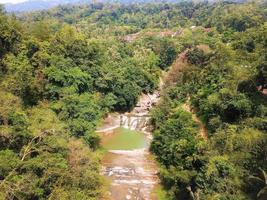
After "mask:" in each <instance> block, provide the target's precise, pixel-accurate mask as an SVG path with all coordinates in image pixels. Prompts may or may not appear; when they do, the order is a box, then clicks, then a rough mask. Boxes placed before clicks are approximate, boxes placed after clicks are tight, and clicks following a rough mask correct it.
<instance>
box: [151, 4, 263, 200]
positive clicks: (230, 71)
mask: <svg viewBox="0 0 267 200" xmlns="http://www.w3.org/2000/svg"><path fill="white" fill-rule="evenodd" d="M209 9H212V8H211V7H210V8H209ZM255 9H259V8H257V4H244V5H231V4H230V5H225V6H223V7H222V5H217V7H216V8H214V10H213V11H212V17H210V18H209V17H205V18H202V17H201V16H202V15H200V16H198V15H196V17H195V18H196V20H197V21H198V23H199V25H203V26H207V24H209V26H211V27H212V28H213V27H214V28H213V31H212V32H209V33H208V34H204V35H202V38H199V37H195V38H184V39H186V40H188V41H184V39H181V40H180V41H183V44H182V45H185V46H184V49H185V48H186V47H187V50H186V51H185V58H184V59H183V60H182V59H180V60H179V62H180V63H179V62H178V63H176V65H181V66H183V69H181V70H180V71H181V72H180V73H178V71H177V73H176V74H175V76H177V77H176V79H175V80H177V81H176V82H175V84H172V85H169V86H167V88H165V92H164V95H163V97H162V99H163V100H162V102H161V103H160V105H159V106H158V107H157V108H155V109H154V111H153V117H152V122H153V124H154V127H155V130H154V136H155V137H154V140H153V142H152V145H151V150H152V151H153V152H154V153H155V154H156V156H157V158H158V160H159V162H160V163H161V165H162V169H161V171H160V178H161V180H162V183H163V185H164V186H165V188H166V190H167V191H168V193H169V196H170V198H171V199H220V200H225V199H227V200H230V199H232V200H237V199H240V200H241V199H242V200H243V199H244V200H245V199H261V200H263V199H266V198H267V192H266V191H267V190H266V184H265V183H264V181H265V180H266V175H265V172H266V171H267V168H266V166H267V160H266V158H267V149H266V148H267V135H266V134H267V132H266V131H267V130H266V127H267V124H266V119H267V112H266V111H267V96H266V94H265V93H264V92H262V91H264V88H266V82H265V81H264V80H265V74H266V69H265V68H266V66H265V65H266V63H267V59H266V58H267V55H266V52H267V38H266V36H267V27H266V5H265V7H264V6H263V7H262V8H261V9H259V10H258V13H257V14H256V13H255V15H254V14H251V11H253V10H255ZM204 13H205V11H204ZM221 13H224V14H223V15H222V14H221ZM264 13H265V14H264ZM219 18H220V19H221V20H218V19H219ZM260 19H264V20H260ZM264 21H265V22H264ZM218 23H220V24H218ZM210 37H212V38H213V39H212V40H211V39H210ZM192 40H193V41H192ZM187 43H191V44H192V45H190V46H189V48H188V46H187V45H186V44H187ZM203 44H205V45H203ZM183 62H186V64H184V63H183ZM185 105H190V107H191V109H192V112H193V113H194V112H195V113H196V114H197V116H198V117H199V118H200V119H201V121H202V123H203V124H204V125H205V127H206V129H207V133H208V139H205V138H202V137H203V135H202V137H201V132H200V131H201V130H199V131H198V130H197V128H196V127H197V125H200V124H199V122H197V121H196V120H195V119H194V117H192V116H191V115H192V114H190V113H189V112H188V110H186V109H184V108H185ZM202 134H203V133H202Z"/></svg>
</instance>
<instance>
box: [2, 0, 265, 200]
mask: <svg viewBox="0 0 267 200" xmlns="http://www.w3.org/2000/svg"><path fill="white" fill-rule="evenodd" d="M266 10H267V8H266V2H261V1H257V2H247V3H231V2H221V1H220V2H218V3H209V2H206V1H204V2H196V3H194V2H191V1H183V2H180V3H151V4H129V5H119V4H102V3H95V4H90V5H79V6H68V5H67V6H59V7H56V8H53V9H50V10H47V11H40V12H33V13H24V14H20V15H19V16H13V15H12V16H9V15H7V14H6V13H4V11H3V9H2V8H0V199H12V200H16V199H19V200H20V199H25V200H26V199H51V200H52V199H60V200H61V199H73V198H74V197H75V199H78V200H79V199H99V198H101V197H102V196H103V194H104V191H103V190H104V189H103V180H102V177H101V176H100V175H99V168H100V153H99V144H100V139H99V136H98V135H97V134H96V133H95V129H96V127H97V125H98V124H99V122H100V120H101V119H102V118H103V117H104V116H105V115H106V114H107V113H108V112H111V111H119V112H124V111H130V110H131V109H132V108H133V107H134V106H135V104H136V102H137V100H138V97H139V95H140V94H141V93H151V92H153V91H154V90H155V89H156V88H157V87H158V85H159V76H160V73H161V71H162V70H165V71H167V70H168V69H170V66H171V65H172V63H174V64H173V67H172V68H171V69H170V70H171V71H170V72H172V73H170V74H169V76H168V78H169V79H170V80H171V81H169V80H167V81H169V82H170V84H167V85H166V87H165V88H164V92H163V94H162V101H161V103H160V104H159V105H157V106H156V108H155V109H154V110H153V112H152V123H153V125H154V140H153V142H152V144H151V151H152V152H153V153H154V154H155V155H156V157H157V159H158V161H159V163H160V165H161V169H160V174H159V176H160V178H161V181H162V185H163V187H164V190H165V191H160V192H159V193H160V194H159V195H160V196H162V197H161V198H165V196H167V197H166V198H167V199H178V200H179V199H183V200H191V199H194V200H201V199H203V200H213V199H219V200H250V199H251V200H252V199H259V200H263V199H266V175H265V173H266V172H267V168H266V166H267V160H266V158H267V149H266V147H267V136H266V134H267V133H266V131H267V119H266V117H267V96H266V94H265V93H266V90H265V89H266V88H267V64H266V63H267V54H266V53H267V38H266V36H267V24H266V19H267V16H266V14H267V12H266ZM179 53H181V57H180V58H179V59H176V58H177V55H178V54H179ZM172 70H174V71H172ZM175 70H176V71H175ZM184 104H187V106H189V105H190V107H191V108H192V112H194V113H195V114H196V115H197V116H198V117H199V118H200V119H201V121H202V123H203V124H204V125H205V127H206V129H207V132H208V139H207V140H206V139H205V138H203V137H202V136H201V135H200V134H199V123H197V122H196V120H194V117H192V114H191V113H190V112H188V110H185V109H184V107H185V106H184ZM122 133H123V131H122ZM127 134H131V133H127ZM121 135H122V134H119V136H120V137H121ZM135 136H136V137H137V135H135ZM123 137H124V135H123ZM138 137H139V136H138ZM127 139H129V138H128V137H127ZM136 140H139V139H138V138H136ZM138 144H139V142H138ZM116 145H119V144H116ZM111 148H113V147H111ZM127 148H128V146H127Z"/></svg>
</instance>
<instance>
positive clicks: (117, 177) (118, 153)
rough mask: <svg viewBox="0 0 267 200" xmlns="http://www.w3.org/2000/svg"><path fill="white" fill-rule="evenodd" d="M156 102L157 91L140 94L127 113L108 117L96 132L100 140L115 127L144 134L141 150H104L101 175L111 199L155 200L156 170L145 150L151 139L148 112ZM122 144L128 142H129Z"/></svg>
mask: <svg viewBox="0 0 267 200" xmlns="http://www.w3.org/2000/svg"><path fill="white" fill-rule="evenodd" d="M158 99H159V92H155V93H154V94H151V95H145V94H143V95H142V96H141V97H140V100H139V102H138V103H137V105H136V107H135V108H134V109H133V111H132V112H131V113H123V114H118V113H117V114H115V113H114V114H110V115H109V116H108V117H107V118H106V119H105V120H104V123H103V126H101V127H99V128H98V130H97V132H98V133H99V134H100V135H101V136H102V138H103V140H104V139H107V138H108V137H111V138H112V136H113V135H115V134H116V130H117V128H119V127H123V128H124V129H128V130H131V131H139V132H141V133H142V134H144V136H145V137H143V139H144V140H146V144H147V145H145V146H144V147H143V148H139V147H137V148H132V149H130V150H129V149H127V150H126V149H125V148H122V149H119V148H116V150H113V149H109V150H108V151H107V153H106V155H105V156H104V159H103V161H102V173H103V175H104V176H105V177H106V179H107V180H108V181H110V199H111V200H156V199H157V197H156V195H155V194H154V193H153V191H154V190H155V188H156V187H157V185H158V177H157V172H158V171H157V166H156V164H155V161H154V160H153V158H152V156H151V155H150V152H149V151H148V149H149V144H150V141H151V139H152V134H151V128H150V125H149V111H150V109H151V108H152V107H153V105H155V104H156V103H157V101H158ZM125 134H126V133H125ZM128 134H134V133H128ZM126 142H129V143H131V140H129V141H126ZM122 147H124V145H123V146H122Z"/></svg>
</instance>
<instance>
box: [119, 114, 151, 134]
mask: <svg viewBox="0 0 267 200" xmlns="http://www.w3.org/2000/svg"><path fill="white" fill-rule="evenodd" d="M148 122H149V117H147V116H139V115H123V114H121V115H120V126H121V127H123V128H126V129H130V130H137V131H142V130H144V128H146V126H147V125H148Z"/></svg>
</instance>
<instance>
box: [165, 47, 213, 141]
mask: <svg viewBox="0 0 267 200" xmlns="http://www.w3.org/2000/svg"><path fill="white" fill-rule="evenodd" d="M201 48H206V51H208V50H209V48H208V47H207V46H206V45H202V47H201ZM188 50H189V49H186V50H184V51H183V52H182V53H180V54H179V56H178V57H177V59H176V60H175V62H174V63H173V65H172V66H171V68H170V70H169V71H168V72H167V73H166V74H165V77H164V87H165V88H166V87H168V86H171V85H175V84H177V82H178V81H179V79H180V78H182V73H181V72H182V70H183V69H184V68H186V67H187V66H188V63H187V58H186V54H187V52H188ZM189 101H190V99H188V100H187V102H186V103H185V104H183V105H182V108H183V109H184V110H185V111H187V112H189V113H191V114H192V118H193V120H194V121H195V122H196V123H197V124H198V125H199V135H200V136H201V137H203V138H204V139H206V140H207V139H208V132H207V129H206V127H205V125H204V124H203V123H202V122H201V120H200V119H199V118H198V117H197V115H196V114H195V112H194V110H193V108H191V107H190V103H189Z"/></svg>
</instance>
